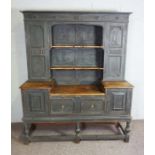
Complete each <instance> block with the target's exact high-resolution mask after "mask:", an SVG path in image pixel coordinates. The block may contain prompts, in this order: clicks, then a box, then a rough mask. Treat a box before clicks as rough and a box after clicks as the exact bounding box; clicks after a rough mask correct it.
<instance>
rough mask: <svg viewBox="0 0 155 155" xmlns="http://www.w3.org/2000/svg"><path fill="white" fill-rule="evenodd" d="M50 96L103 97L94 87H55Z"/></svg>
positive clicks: (97, 88) (98, 89)
mask: <svg viewBox="0 0 155 155" xmlns="http://www.w3.org/2000/svg"><path fill="white" fill-rule="evenodd" d="M51 95H52V96H55V95H105V94H104V92H102V91H101V90H100V88H99V87H97V86H96V85H57V86H55V87H54V88H53V89H52V90H51Z"/></svg>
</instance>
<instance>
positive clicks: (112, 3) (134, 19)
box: [11, 0, 144, 122]
mask: <svg viewBox="0 0 155 155" xmlns="http://www.w3.org/2000/svg"><path fill="white" fill-rule="evenodd" d="M19 10H67V11H69V10H70V11H71V10H72V11H125V12H133V14H132V15H131V16H130V22H129V31H128V44H127V59H126V75H125V77H126V80H128V81H129V82H131V83H132V84H133V85H134V86H135V88H134V93H133V106H132V116H133V118H134V119H143V118H144V111H143V110H144V107H143V105H144V103H143V96H144V93H143V0H33V1H32V0H13V1H12V103H11V105H12V106H11V107H12V122H20V121H21V118H22V106H21V105H22V103H21V94H20V89H19V86H20V85H21V84H22V83H23V82H25V81H26V80H27V65H26V51H25V38H24V25H23V16H22V14H21V13H20V12H19Z"/></svg>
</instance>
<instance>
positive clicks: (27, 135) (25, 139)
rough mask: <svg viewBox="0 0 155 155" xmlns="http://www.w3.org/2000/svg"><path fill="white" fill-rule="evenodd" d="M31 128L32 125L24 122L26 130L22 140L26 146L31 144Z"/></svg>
mask: <svg viewBox="0 0 155 155" xmlns="http://www.w3.org/2000/svg"><path fill="white" fill-rule="evenodd" d="M30 128H31V124H29V123H26V122H24V129H23V133H22V135H21V138H22V141H23V143H24V144H29V143H30Z"/></svg>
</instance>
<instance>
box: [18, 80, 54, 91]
mask: <svg viewBox="0 0 155 155" xmlns="http://www.w3.org/2000/svg"><path fill="white" fill-rule="evenodd" d="M53 86H54V82H53V81H50V82H30V81H28V82H25V83H24V84H22V85H21V86H20V88H21V90H27V89H51V88H52V87H53Z"/></svg>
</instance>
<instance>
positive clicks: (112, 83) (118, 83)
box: [102, 81, 134, 88]
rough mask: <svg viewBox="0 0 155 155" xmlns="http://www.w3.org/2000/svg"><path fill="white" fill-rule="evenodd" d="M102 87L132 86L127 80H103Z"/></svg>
mask: <svg viewBox="0 0 155 155" xmlns="http://www.w3.org/2000/svg"><path fill="white" fill-rule="evenodd" d="M102 84H103V86H104V88H133V87H134V86H133V85H131V84H130V83H129V82H127V81H104V82H102Z"/></svg>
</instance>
